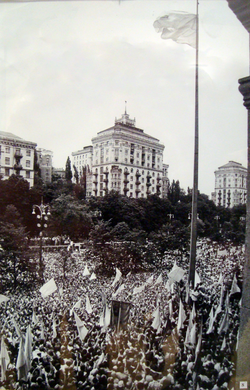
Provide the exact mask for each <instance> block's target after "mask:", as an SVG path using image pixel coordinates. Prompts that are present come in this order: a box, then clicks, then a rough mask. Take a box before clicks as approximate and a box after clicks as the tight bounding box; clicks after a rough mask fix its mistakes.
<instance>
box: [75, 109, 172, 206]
mask: <svg viewBox="0 0 250 390" xmlns="http://www.w3.org/2000/svg"><path fill="white" fill-rule="evenodd" d="M163 151H164V145H163V144H161V143H160V142H159V140H158V139H156V138H154V137H152V136H150V135H148V134H146V133H144V131H143V130H142V129H139V128H137V127H136V126H135V119H130V118H129V115H128V114H127V112H126V110H125V113H124V114H123V115H122V117H121V118H120V119H115V124H114V126H112V127H110V128H108V129H106V130H103V131H100V132H99V133H97V136H96V137H94V138H93V139H92V145H91V146H88V147H85V148H83V149H82V150H80V151H77V152H73V153H72V156H73V163H74V165H75V166H76V168H77V169H80V168H82V167H84V166H85V167H87V173H86V193H87V197H89V196H91V195H92V196H104V195H105V194H106V193H107V192H110V191H112V190H114V191H117V192H119V193H120V194H122V195H126V196H129V197H133V198H139V197H146V196H148V195H150V194H158V195H159V196H160V197H162V194H163V192H162V186H163ZM167 167H168V166H167V165H165V170H164V172H165V174H166V175H167ZM166 179H167V178H166V177H165V181H166Z"/></svg>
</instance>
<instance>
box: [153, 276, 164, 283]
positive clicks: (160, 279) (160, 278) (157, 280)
mask: <svg viewBox="0 0 250 390" xmlns="http://www.w3.org/2000/svg"><path fill="white" fill-rule="evenodd" d="M162 282H163V279H162V274H160V275H159V276H158V278H157V279H156V281H155V285H156V284H160V283H162Z"/></svg>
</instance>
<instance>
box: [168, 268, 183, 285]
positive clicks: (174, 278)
mask: <svg viewBox="0 0 250 390" xmlns="http://www.w3.org/2000/svg"><path fill="white" fill-rule="evenodd" d="M184 274H185V271H184V269H182V268H181V267H178V266H177V265H176V264H174V266H173V268H172V269H171V271H170V272H169V274H168V277H169V280H170V281H171V282H172V283H173V282H179V281H180V280H181V279H183V276H184Z"/></svg>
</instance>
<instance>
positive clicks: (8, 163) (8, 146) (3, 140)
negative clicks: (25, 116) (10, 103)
mask: <svg viewBox="0 0 250 390" xmlns="http://www.w3.org/2000/svg"><path fill="white" fill-rule="evenodd" d="M36 145H37V144H36V143H34V142H30V141H25V140H24V139H22V138H21V137H18V136H17V135H14V134H12V133H8V132H5V131H0V175H1V177H2V178H3V179H8V178H9V176H11V175H12V174H16V175H18V176H22V177H23V178H24V179H26V180H27V181H28V182H29V185H30V186H31V187H32V186H33V185H34V151H35V148H36Z"/></svg>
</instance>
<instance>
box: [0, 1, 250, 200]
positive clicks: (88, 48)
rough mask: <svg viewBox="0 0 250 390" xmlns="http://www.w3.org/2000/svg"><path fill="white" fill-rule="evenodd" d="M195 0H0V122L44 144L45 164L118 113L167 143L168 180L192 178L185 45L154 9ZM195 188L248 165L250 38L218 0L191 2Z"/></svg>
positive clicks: (182, 7)
mask: <svg viewBox="0 0 250 390" xmlns="http://www.w3.org/2000/svg"><path fill="white" fill-rule="evenodd" d="M173 10H177V11H187V12H190V13H195V11H196V1H195V0H190V1H189V0H184V1H178V0H176V1H172V0H164V1H158V0H151V1H145V0H143V1H139V0H131V1H126V0H120V2H119V1H118V0H117V1H76V2H74V1H68V2H67V1H55V2H52V1H48V2H17V3H0V40H1V44H0V74H1V79H0V120H1V121H0V123H1V130H3V131H9V132H11V133H14V134H16V135H18V136H20V137H22V138H24V139H26V140H28V141H33V142H36V143H37V145H38V147H41V148H45V149H49V150H52V151H53V154H54V156H53V165H54V166H55V167H65V162H66V159H67V156H71V153H72V152H73V151H76V150H79V149H82V147H83V146H86V145H89V144H91V139H92V138H93V137H94V136H96V134H97V132H99V131H101V130H104V129H106V128H108V127H111V126H113V124H114V120H115V117H120V116H121V114H122V113H123V112H124V104H125V103H124V102H125V100H126V101H127V112H128V113H129V114H130V116H131V117H132V118H134V117H135V118H136V126H137V127H139V128H141V129H143V130H144V131H145V133H147V134H150V135H152V136H154V137H156V138H158V139H159V140H160V142H162V143H163V144H164V145H165V151H164V162H165V163H166V164H169V179H170V181H172V180H179V181H180V184H181V187H182V188H184V189H185V190H187V187H192V185H193V150H194V103H195V102H194V64H195V50H194V49H193V48H192V47H190V46H188V45H186V44H178V43H175V42H173V41H171V40H163V39H161V37H160V34H158V33H157V32H156V31H155V29H154V27H153V23H154V21H155V19H156V18H158V17H160V16H163V15H165V14H167V13H168V12H170V11H173ZM199 11H200V73H199V107H200V108H199V123H200V126H199V127H200V143H199V144H200V156H199V190H200V191H201V192H203V193H205V194H207V195H209V196H210V195H211V192H212V191H213V189H214V171H215V170H216V169H217V168H218V167H219V166H221V165H224V164H226V163H227V162H228V161H229V160H234V161H237V162H240V163H242V164H243V165H244V166H246V161H247V158H246V156H247V152H246V151H247V110H246V109H245V108H244V107H243V99H242V95H241V94H240V93H239V91H238V79H239V78H242V77H245V76H248V75H249V36H248V33H247V31H246V30H245V29H244V27H243V26H242V25H241V23H240V22H239V21H238V19H237V18H236V16H235V15H234V14H233V12H232V11H231V10H230V9H229V7H228V3H227V1H226V0H200V6H199Z"/></svg>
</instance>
